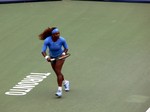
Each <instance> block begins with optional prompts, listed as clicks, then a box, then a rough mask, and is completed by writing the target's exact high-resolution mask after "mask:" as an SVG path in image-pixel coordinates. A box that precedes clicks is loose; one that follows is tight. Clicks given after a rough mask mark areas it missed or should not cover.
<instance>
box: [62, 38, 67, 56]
mask: <svg viewBox="0 0 150 112" xmlns="http://www.w3.org/2000/svg"><path fill="white" fill-rule="evenodd" d="M63 47H64V51H63V53H64V54H67V52H68V45H67V42H66V40H65V39H64V40H63Z"/></svg>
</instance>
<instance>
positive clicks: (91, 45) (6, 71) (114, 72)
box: [0, 0, 150, 112]
mask: <svg viewBox="0 0 150 112" xmlns="http://www.w3.org/2000/svg"><path fill="white" fill-rule="evenodd" d="M0 15H1V16H0V26H1V28H0V34H1V35H0V63H1V64H0V88H1V89H0V111H1V112H146V111H148V109H149V107H150V87H149V85H150V44H149V43H150V36H149V31H150V4H144V3H142V4H140V3H111V2H94V1H93V2H92V1H69V0H65V1H57V2H54V1H53V2H34V3H32V2H30V3H16V4H0ZM49 26H50V27H51V26H57V27H58V28H59V30H60V32H61V36H63V37H64V38H66V40H67V42H68V45H69V52H70V53H71V56H70V57H69V58H67V59H66V63H65V64H64V67H63V73H64V75H65V77H66V79H68V80H70V83H71V90H70V92H68V93H66V92H65V91H64V92H63V97H62V98H60V99H58V98H56V97H55V95H54V94H55V92H56V89H57V83H56V76H55V74H54V72H53V71H52V69H51V67H50V64H49V63H47V62H46V61H45V60H44V58H43V57H42V55H41V47H42V44H43V41H40V40H38V34H40V33H41V32H42V31H43V29H45V28H47V27H49ZM47 73H49V74H48V75H47ZM35 74H36V75H38V76H37V77H40V78H38V79H39V82H38V85H36V84H35V87H34V88H33V89H32V90H30V91H29V92H27V94H25V95H20V96H16V95H6V94H5V93H6V92H8V91H10V89H12V88H13V87H14V86H15V85H17V84H18V83H19V82H21V81H22V80H23V79H24V78H27V77H28V78H29V77H31V75H35ZM45 74H46V75H45ZM148 112H149V111H148Z"/></svg>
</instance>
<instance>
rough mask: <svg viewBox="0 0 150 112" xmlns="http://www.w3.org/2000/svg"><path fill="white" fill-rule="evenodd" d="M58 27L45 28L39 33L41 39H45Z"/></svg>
mask: <svg viewBox="0 0 150 112" xmlns="http://www.w3.org/2000/svg"><path fill="white" fill-rule="evenodd" d="M55 28H56V27H52V28H49V27H48V28H47V29H45V30H44V31H43V32H42V33H41V34H40V35H39V39H40V40H45V39H46V38H47V37H49V36H51V35H52V31H53V30H54V29H55Z"/></svg>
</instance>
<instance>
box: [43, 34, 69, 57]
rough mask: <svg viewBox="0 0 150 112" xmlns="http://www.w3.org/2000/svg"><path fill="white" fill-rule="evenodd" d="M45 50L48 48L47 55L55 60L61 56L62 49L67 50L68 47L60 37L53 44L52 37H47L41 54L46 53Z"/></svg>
mask: <svg viewBox="0 0 150 112" xmlns="http://www.w3.org/2000/svg"><path fill="white" fill-rule="evenodd" d="M47 48H49V55H50V56H51V57H53V58H57V57H59V56H61V54H62V53H63V51H64V49H68V45H67V43H66V40H65V39H64V38H63V37H61V36H60V37H59V39H58V40H57V41H56V42H54V41H53V40H52V37H51V36H49V37H47V38H46V39H45V40H44V44H43V47H42V52H46V50H47Z"/></svg>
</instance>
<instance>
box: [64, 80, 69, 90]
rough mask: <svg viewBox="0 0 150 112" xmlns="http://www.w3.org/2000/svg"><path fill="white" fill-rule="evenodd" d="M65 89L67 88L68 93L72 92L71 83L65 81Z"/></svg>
mask: <svg viewBox="0 0 150 112" xmlns="http://www.w3.org/2000/svg"><path fill="white" fill-rule="evenodd" d="M64 87H65V91H66V92H68V91H69V90H70V84H69V81H65V84H64Z"/></svg>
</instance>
